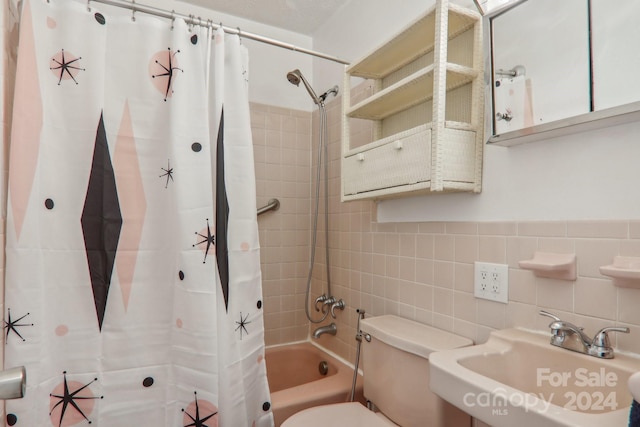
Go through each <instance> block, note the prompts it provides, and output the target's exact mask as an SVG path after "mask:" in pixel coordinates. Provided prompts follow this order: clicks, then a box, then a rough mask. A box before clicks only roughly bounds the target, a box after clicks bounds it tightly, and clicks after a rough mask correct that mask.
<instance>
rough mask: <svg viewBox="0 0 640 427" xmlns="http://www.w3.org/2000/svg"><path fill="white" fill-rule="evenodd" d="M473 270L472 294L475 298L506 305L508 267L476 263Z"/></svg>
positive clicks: (507, 299)
mask: <svg viewBox="0 0 640 427" xmlns="http://www.w3.org/2000/svg"><path fill="white" fill-rule="evenodd" d="M474 269H475V274H474V287H473V289H474V292H473V294H474V295H475V296H476V297H477V298H484V299H488V300H490V301H497V302H502V303H505V304H506V303H507V301H509V266H508V265H506V264H492V263H489V262H476V263H475V264H474Z"/></svg>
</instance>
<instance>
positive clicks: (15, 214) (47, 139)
mask: <svg viewBox="0 0 640 427" xmlns="http://www.w3.org/2000/svg"><path fill="white" fill-rule="evenodd" d="M210 36H215V37H213V40H212V37H210ZM247 85H248V75H247V56H246V52H245V48H244V47H243V46H242V45H241V43H240V41H239V39H238V37H237V36H229V35H226V36H225V34H224V33H223V32H222V31H218V32H217V33H216V34H215V35H214V34H211V31H210V30H208V29H207V28H205V27H200V26H190V25H187V24H186V23H185V22H184V21H182V20H179V19H176V20H173V21H172V20H168V19H160V18H156V17H152V16H148V15H144V14H142V13H132V12H131V11H126V10H124V9H119V8H114V7H109V6H100V5H97V4H94V3H91V4H87V3H78V2H75V1H70V0H50V1H47V0H24V2H23V8H22V18H21V23H20V46H19V54H18V69H17V79H16V91H15V105H14V115H13V121H12V138H11V146H10V160H9V191H8V193H9V194H8V206H7V229H6V271H5V274H6V276H5V304H4V338H5V341H6V343H5V367H6V368H8V367H13V366H19V365H25V366H26V368H27V378H28V381H27V383H28V386H27V391H26V397H25V398H24V399H19V400H13V401H7V403H6V423H7V425H10V426H14V425H15V426H19V427H20V426H24V427H36V426H59V427H61V426H72V425H78V426H84V425H92V426H101V427H147V426H149V427H150V426H154V427H155V426H167V427H174V426H176V427H177V426H182V427H186V426H196V427H203V426H208V427H213V426H225V427H244V426H247V427H253V426H257V427H260V426H270V425H273V418H272V414H271V405H270V397H269V390H268V385H267V380H266V368H265V363H264V324H263V313H262V296H261V295H262V289H261V274H260V254H259V243H258V232H257V221H256V202H255V176H254V170H253V165H254V164H253V151H252V143H251V130H250V126H249V123H250V120H249V106H248V95H247Z"/></svg>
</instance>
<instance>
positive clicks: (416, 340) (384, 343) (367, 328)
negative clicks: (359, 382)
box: [361, 315, 473, 427]
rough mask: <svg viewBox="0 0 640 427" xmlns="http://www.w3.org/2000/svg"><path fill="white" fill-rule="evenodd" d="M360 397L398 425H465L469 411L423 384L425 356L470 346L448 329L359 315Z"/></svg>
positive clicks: (426, 368) (468, 422)
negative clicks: (360, 340) (361, 376)
mask: <svg viewBox="0 0 640 427" xmlns="http://www.w3.org/2000/svg"><path fill="white" fill-rule="evenodd" d="M361 329H362V332H363V333H364V334H369V335H371V341H370V342H368V341H367V340H363V346H364V347H363V348H362V369H363V371H364V395H365V398H366V399H367V400H369V401H371V402H373V404H374V405H375V406H376V408H377V409H378V410H379V411H380V412H381V413H382V414H383V415H384V416H386V417H387V418H389V419H390V420H391V421H393V422H394V423H396V424H398V425H400V426H402V427H444V426H447V427H468V426H470V425H471V418H470V416H469V415H467V414H465V413H464V412H462V411H460V410H459V409H458V408H456V407H454V406H453V405H451V404H449V403H448V402H446V401H444V400H442V399H441V398H440V397H439V396H437V395H435V394H434V393H433V392H431V390H430V389H429V355H430V354H431V353H432V352H434V351H441V350H448V349H452V348H458V347H466V346H469V345H473V342H472V341H471V340H470V339H468V338H464V337H461V336H458V335H455V334H452V333H450V332H446V331H443V330H440V329H436V328H433V327H431V326H427V325H423V324H421V323H417V322H414V321H411V320H408V319H403V318H401V317H397V316H392V315H386V316H379V317H369V318H367V319H364V320H362V322H361Z"/></svg>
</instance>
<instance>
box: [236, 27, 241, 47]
mask: <svg viewBox="0 0 640 427" xmlns="http://www.w3.org/2000/svg"><path fill="white" fill-rule="evenodd" d="M236 28H237V29H238V39H240V44H242V30H241V29H240V27H236Z"/></svg>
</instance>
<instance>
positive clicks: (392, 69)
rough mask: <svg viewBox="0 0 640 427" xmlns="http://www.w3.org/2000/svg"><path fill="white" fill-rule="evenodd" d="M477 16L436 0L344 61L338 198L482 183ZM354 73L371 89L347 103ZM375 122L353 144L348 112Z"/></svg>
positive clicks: (470, 187)
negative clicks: (366, 136) (370, 133)
mask: <svg viewBox="0 0 640 427" xmlns="http://www.w3.org/2000/svg"><path fill="white" fill-rule="evenodd" d="M481 25H482V21H481V17H480V15H479V14H478V13H477V12H476V11H474V10H469V9H465V8H463V7H460V6H457V5H454V4H450V3H449V0H436V4H435V6H434V7H433V8H432V9H431V10H429V11H428V12H427V13H425V14H424V15H423V16H420V17H419V18H418V19H417V20H415V21H414V22H412V23H411V24H409V25H408V26H407V27H405V28H404V29H403V30H402V31H400V32H399V33H398V34H397V35H396V36H394V37H392V38H391V39H390V40H388V41H386V42H385V43H383V44H382V45H381V46H379V47H378V48H377V49H375V50H373V51H372V52H371V53H369V54H368V55H365V56H364V57H363V58H362V59H360V60H359V61H356V62H355V63H354V64H352V65H351V66H349V67H348V68H346V70H345V78H344V91H343V94H344V95H343V105H342V107H343V108H342V111H343V129H342V158H343V160H342V200H343V201H348V200H357V199H379V198H387V197H398V196H400V195H404V194H406V195H412V194H415V193H416V192H420V193H431V192H450V191H473V192H479V191H480V189H481V176H482V151H483V141H482V138H483V129H482V124H483V106H484V104H483V100H482V98H483V93H484V86H483V82H482V64H483V54H482V40H481V37H482V28H481ZM352 77H362V78H367V79H374V83H373V86H374V93H373V94H371V95H370V96H369V97H367V98H366V99H364V100H362V101H360V102H358V103H356V104H355V105H352V103H351V80H352ZM356 118H357V119H366V120H371V121H373V122H374V124H375V126H374V138H373V141H370V142H369V143H366V144H364V145H360V146H358V147H352V146H351V140H350V137H351V129H350V119H356Z"/></svg>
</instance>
